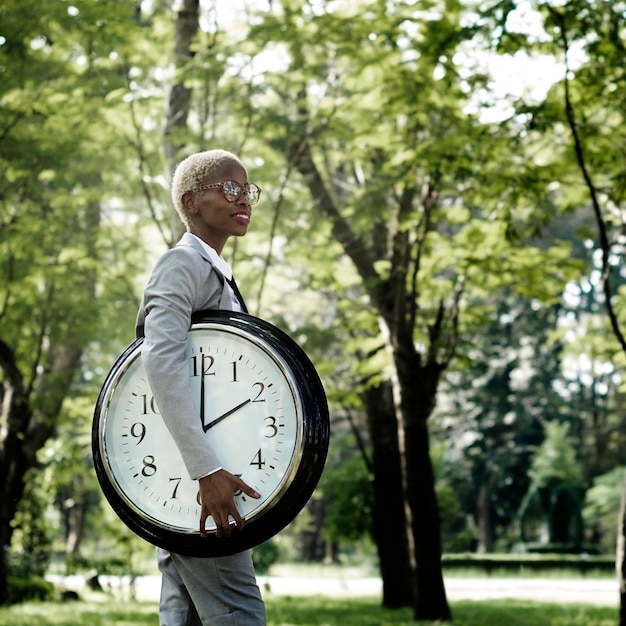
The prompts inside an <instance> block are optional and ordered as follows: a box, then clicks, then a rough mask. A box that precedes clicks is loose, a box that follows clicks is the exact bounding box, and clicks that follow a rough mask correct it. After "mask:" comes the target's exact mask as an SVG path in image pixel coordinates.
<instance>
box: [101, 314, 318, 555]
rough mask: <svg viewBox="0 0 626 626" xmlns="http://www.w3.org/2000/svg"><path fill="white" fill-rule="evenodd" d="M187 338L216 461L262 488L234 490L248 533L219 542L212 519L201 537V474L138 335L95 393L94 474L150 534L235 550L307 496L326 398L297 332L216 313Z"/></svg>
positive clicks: (193, 547)
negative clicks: (171, 424) (157, 390)
mask: <svg viewBox="0 0 626 626" xmlns="http://www.w3.org/2000/svg"><path fill="white" fill-rule="evenodd" d="M187 343H188V345H187V353H186V361H187V367H188V369H189V383H190V388H191V393H192V395H193V398H194V399H195V402H196V408H197V419H198V420H199V421H200V423H201V424H202V426H203V431H204V433H205V436H206V438H207V440H208V442H209V443H210V444H211V447H212V448H213V449H214V450H215V451H216V452H217V453H218V456H219V459H220V462H221V464H222V467H224V469H226V470H228V471H229V472H231V473H232V474H236V475H239V476H241V478H242V479H243V481H244V482H246V483H247V484H248V485H250V486H251V487H252V488H254V489H255V490H256V491H257V492H258V493H260V494H261V498H260V499H258V500H257V499H253V498H249V497H247V496H246V495H245V494H242V493H239V494H237V495H236V496H235V502H236V504H237V507H238V509H239V512H240V513H241V515H242V517H244V518H245V520H246V526H245V529H244V531H243V532H242V533H235V534H234V535H231V538H228V539H217V540H216V539H215V537H214V533H215V530H216V527H215V524H214V522H213V519H212V518H211V517H209V519H208V521H207V526H206V528H207V531H208V533H209V535H208V537H207V538H201V537H200V535H199V532H198V524H199V519H200V505H199V496H198V483H197V481H193V480H191V479H190V478H189V475H188V474H187V471H186V469H185V465H184V463H183V460H182V457H181V454H180V452H179V451H178V449H177V447H176V445H175V444H174V441H173V439H172V438H171V436H170V434H169V432H168V429H167V428H166V426H165V423H164V422H163V420H162V418H161V416H160V414H159V410H158V407H157V406H156V403H155V401H154V398H153V396H152V393H151V390H150V386H149V385H148V382H147V378H146V375H145V372H144V370H143V365H142V361H141V346H142V340H141V339H140V340H137V341H136V342H135V343H134V344H132V345H131V346H130V347H129V348H128V349H127V350H126V352H125V353H124V354H123V355H122V356H121V357H120V359H119V360H118V362H117V363H116V365H115V366H114V367H113V369H112V370H111V373H110V374H109V377H108V378H107V381H106V382H105V384H104V386H103V389H102V391H101V394H100V398H99V400H98V404H97V406H96V413H95V416H94V428H93V450H94V462H95V465H96V472H97V474H98V478H99V480H100V483H101V485H102V487H103V491H104V493H105V495H106V496H107V498H108V500H109V502H110V503H111V504H112V506H113V508H114V509H115V510H116V512H117V513H118V515H119V516H120V517H121V518H122V520H123V521H125V522H126V523H127V524H128V525H129V526H130V527H131V529H132V530H134V531H135V532H137V533H138V534H140V535H141V536H143V537H144V538H146V539H148V540H149V541H151V542H152V543H155V544H156V545H161V547H165V548H167V549H171V550H173V551H178V552H181V553H189V554H198V550H200V551H201V552H202V553H205V554H207V555H218V554H222V553H229V552H235V551H239V550H241V549H244V548H246V547H249V545H248V544H250V545H255V544H256V543H259V542H260V541H263V540H264V539H267V538H268V537H269V536H271V535H272V534H275V532H277V531H278V530H280V529H281V528H282V527H284V526H285V525H286V523H289V521H291V519H293V517H295V514H297V512H299V510H300V509H301V508H302V506H304V504H305V503H306V500H308V497H310V495H311V493H312V490H313V488H314V487H315V485H316V484H317V481H318V480H319V476H320V474H321V470H322V468H323V462H324V460H325V456H326V450H327V446H328V413H327V408H326V402H325V396H324V393H323V389H322V387H321V383H320V382H319V379H318V378H317V375H316V374H315V371H314V369H312V368H313V366H312V365H311V363H310V361H308V358H306V356H305V355H304V353H303V352H302V351H301V350H300V349H299V348H298V347H297V346H296V345H295V344H294V343H293V340H291V339H290V338H288V336H287V335H284V334H283V333H281V331H278V329H276V328H275V327H272V326H271V325H269V324H268V323H267V322H263V321H261V320H258V319H257V318H253V317H252V316H248V315H246V314H242V313H231V312H228V313H226V312H223V311H218V312H211V313H210V315H209V316H208V317H207V316H204V319H203V320H202V321H199V322H196V323H194V324H193V325H192V328H191V329H190V331H189V334H188V342H187ZM207 539H208V541H207ZM233 539H235V540H234V541H233ZM242 546H243V547H242Z"/></svg>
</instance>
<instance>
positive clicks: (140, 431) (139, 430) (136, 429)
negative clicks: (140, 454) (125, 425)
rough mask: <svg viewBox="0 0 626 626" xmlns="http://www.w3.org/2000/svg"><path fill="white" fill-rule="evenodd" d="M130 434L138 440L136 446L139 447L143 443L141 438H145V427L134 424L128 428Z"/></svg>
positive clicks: (138, 423)
mask: <svg viewBox="0 0 626 626" xmlns="http://www.w3.org/2000/svg"><path fill="white" fill-rule="evenodd" d="M130 434H131V435H132V436H133V437H135V439H139V441H138V442H137V445H139V444H140V443H141V442H142V441H143V438H144V437H145V436H146V425H145V424H142V423H141V422H135V423H134V424H133V425H132V426H131V427H130Z"/></svg>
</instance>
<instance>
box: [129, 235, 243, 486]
mask: <svg viewBox="0 0 626 626" xmlns="http://www.w3.org/2000/svg"><path fill="white" fill-rule="evenodd" d="M234 308H235V307H234V304H233V294H232V291H231V289H230V287H229V286H228V285H227V284H226V282H225V280H224V277H223V275H222V274H221V272H220V271H219V270H218V269H217V268H216V267H215V266H214V265H213V264H212V263H211V261H210V259H209V257H208V256H207V254H206V251H205V249H204V248H203V247H202V244H201V243H200V242H199V241H198V240H197V239H196V237H194V236H193V235H191V234H189V233H185V234H184V235H183V237H182V239H181V240H180V241H179V242H178V244H177V245H176V247H174V248H172V249H170V250H168V251H167V252H166V253H165V254H164V255H163V256H162V257H161V258H160V259H159V260H158V261H157V264H156V265H155V267H154V270H153V272H152V275H151V276H150V279H149V281H148V285H147V286H146V289H145V291H144V294H143V300H142V302H141V306H140V308H139V313H138V315H137V327H138V328H140V327H142V326H143V329H144V336H145V339H144V343H143V347H142V359H143V365H144V368H145V370H146V374H147V377H148V382H149V384H150V388H151V390H152V393H153V395H154V399H155V400H156V403H157V406H158V407H159V411H160V412H161V416H162V417H163V421H164V422H165V424H166V426H167V428H168V430H169V431H170V433H171V435H172V437H173V439H174V441H175V443H176V445H177V447H178V449H179V450H180V452H181V454H182V457H183V460H184V462H185V465H186V467H187V471H188V472H189V476H190V477H191V478H192V480H197V479H198V478H201V477H202V476H206V475H207V474H208V473H210V472H211V471H213V470H215V469H217V468H218V467H220V461H219V450H213V449H212V448H211V447H210V446H209V445H208V444H207V441H206V436H205V434H204V431H203V430H202V426H201V423H200V419H199V415H198V409H197V405H196V403H195V402H194V399H193V397H192V394H191V387H190V385H189V365H188V363H187V361H186V359H185V351H186V348H187V332H188V331H189V327H190V325H191V315H192V313H195V312H196V311H202V310H206V309H227V310H233V309H234Z"/></svg>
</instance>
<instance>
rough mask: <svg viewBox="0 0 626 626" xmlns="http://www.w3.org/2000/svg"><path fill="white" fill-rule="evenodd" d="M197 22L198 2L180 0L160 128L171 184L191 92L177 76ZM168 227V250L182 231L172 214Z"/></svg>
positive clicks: (187, 58) (184, 137) (187, 56)
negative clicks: (170, 79)
mask: <svg viewBox="0 0 626 626" xmlns="http://www.w3.org/2000/svg"><path fill="white" fill-rule="evenodd" d="M199 20H200V0H183V2H182V4H181V6H180V9H179V10H178V12H177V14H176V32H175V39H174V64H175V67H176V71H177V75H176V76H175V78H174V80H173V82H172V85H171V88H170V93H169V97H168V100H167V109H166V111H165V125H164V128H163V154H164V156H165V175H166V179H167V181H168V182H170V181H171V177H172V172H173V169H174V167H175V165H176V162H177V160H178V158H179V156H180V151H181V149H182V148H183V146H185V145H187V118H188V117H189V109H190V107H191V95H192V89H191V88H190V87H187V86H185V81H184V79H182V78H181V77H180V76H179V73H180V72H181V71H182V70H183V69H184V67H185V65H186V64H187V63H188V62H189V61H190V60H191V59H192V58H193V56H194V53H193V50H192V43H193V39H194V37H195V36H196V34H197V32H198V28H199ZM170 224H171V232H172V239H171V241H169V242H167V243H168V245H169V246H170V247H171V246H173V245H174V244H175V243H176V242H177V241H178V240H179V239H180V237H181V236H182V234H183V231H184V230H185V229H184V226H183V224H182V222H181V221H180V219H179V217H178V214H177V213H176V211H173V212H172V215H171V220H170Z"/></svg>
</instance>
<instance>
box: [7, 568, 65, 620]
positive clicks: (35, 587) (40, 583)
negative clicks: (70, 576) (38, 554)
mask: <svg viewBox="0 0 626 626" xmlns="http://www.w3.org/2000/svg"><path fill="white" fill-rule="evenodd" d="M54 596H55V589H54V585H53V584H52V583H50V582H48V581H47V580H45V579H44V578H41V577H38V576H23V575H21V574H20V575H19V576H18V575H14V576H9V584H8V590H7V604H20V603H22V602H32V601H36V602H48V601H50V600H53V599H54ZM0 619H1V618H0Z"/></svg>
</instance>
